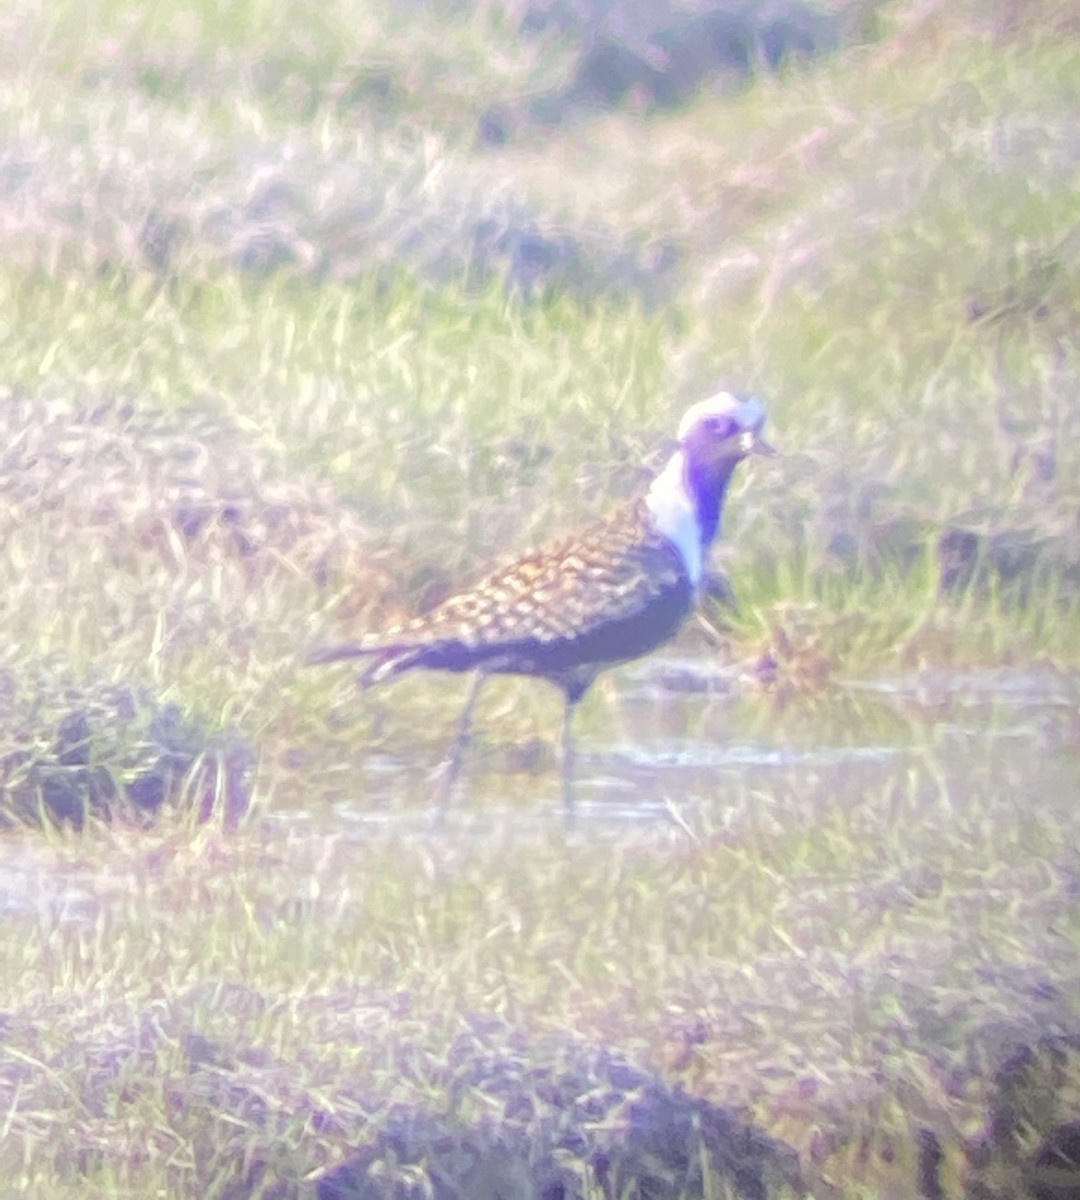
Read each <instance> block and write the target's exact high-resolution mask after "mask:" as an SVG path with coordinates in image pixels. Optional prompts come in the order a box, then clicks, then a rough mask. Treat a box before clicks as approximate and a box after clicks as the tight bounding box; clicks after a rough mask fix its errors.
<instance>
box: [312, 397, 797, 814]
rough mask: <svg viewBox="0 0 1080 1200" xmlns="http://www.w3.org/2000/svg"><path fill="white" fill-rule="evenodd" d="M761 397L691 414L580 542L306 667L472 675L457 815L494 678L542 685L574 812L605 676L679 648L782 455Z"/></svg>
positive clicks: (504, 571)
mask: <svg viewBox="0 0 1080 1200" xmlns="http://www.w3.org/2000/svg"><path fill="white" fill-rule="evenodd" d="M765 415H766V414H765V408H764V405H763V404H762V402H761V400H760V399H758V398H757V397H756V396H753V395H747V394H742V393H733V392H728V391H721V392H718V393H716V394H715V395H712V396H709V397H707V398H706V399H704V400H700V401H698V402H697V403H696V404H694V405H692V406H691V407H690V408H689V409H688V410H687V411H686V412H685V414H684V415H683V417H682V420H681V421H680V423H679V426H678V433H677V446H676V447H675V449H674V451H673V452H672V453H671V455H670V457H669V458H668V459H667V462H666V464H665V465H664V466H663V468H662V469H661V470H660V471H659V473H658V474H657V475H656V476H655V477H654V478H653V480H652V482H651V483H650V485H649V486H648V488H647V489H646V490H645V491H644V492H643V494H639V495H638V496H637V497H636V498H634V499H632V500H630V501H627V502H624V504H623V505H622V507H620V508H618V509H617V510H616V511H615V512H614V513H613V514H611V515H610V516H608V517H606V518H604V519H600V520H598V521H596V522H595V523H593V524H592V525H589V526H588V527H586V528H585V529H583V530H582V531H581V532H579V533H577V534H575V535H573V536H571V537H567V538H564V539H562V540H559V541H555V542H553V543H550V544H548V545H545V546H543V547H541V548H540V549H538V550H534V551H532V552H531V553H527V554H525V555H524V556H523V557H521V558H518V559H517V560H515V561H513V562H511V563H509V564H508V565H506V566H503V567H501V568H499V569H497V570H496V571H494V572H493V573H492V574H490V575H488V576H487V577H486V578H485V579H483V580H482V581H481V582H480V583H478V584H477V585H476V586H475V587H472V588H470V589H468V590H466V591H462V592H459V593H457V594H455V595H452V596H450V597H449V598H448V599H446V600H444V601H443V602H442V603H441V604H439V605H438V606H437V607H435V608H434V609H432V610H431V611H430V612H427V613H425V614H423V615H422V616H417V617H415V618H413V619H411V620H407V621H405V622H403V623H401V624H398V625H396V626H393V627H391V628H389V629H386V630H384V631H382V632H379V633H374V634H370V635H367V636H365V637H362V638H361V639H360V640H359V641H356V642H348V643H343V644H337V645H328V646H321V647H315V648H314V649H313V650H312V651H310V652H309V654H308V656H307V661H308V663H312V664H318V663H333V662H340V661H344V660H352V659H361V660H366V666H365V668H364V670H363V671H362V672H361V674H360V675H359V677H358V683H359V685H360V686H361V687H362V688H367V687H370V686H373V685H375V684H379V683H383V682H386V681H388V680H391V679H394V678H395V677H396V676H398V675H403V674H405V673H406V672H408V671H415V670H429V671H453V672H471V673H472V676H473V678H472V684H471V686H470V688H469V690H468V694H467V698H466V701H465V707H464V710H463V712H462V714H461V718H460V720H459V723H458V730H457V735H456V737H455V740H454V743H453V746H452V748H451V750H450V753H449V755H448V757H447V759H446V760H445V761H444V764H443V777H442V781H441V786H440V789H439V796H438V807H439V811H440V812H441V811H442V810H443V809H444V808H445V806H446V804H447V803H448V801H449V799H450V796H451V794H452V791H453V788H454V784H455V782H456V780H457V776H458V774H459V772H460V768H461V765H462V760H463V757H464V754H465V750H466V748H467V746H468V743H469V741H470V739H471V733H472V721H473V712H474V709H475V707H476V702H477V698H478V697H479V695H480V691H481V689H482V687H483V685H484V683H485V681H486V680H487V679H488V678H489V677H490V676H492V675H521V676H530V677H533V678H537V679H543V680H546V681H547V682H548V683H550V684H553V685H554V686H555V687H556V688H558V689H559V690H560V691H561V692H562V695H563V701H564V704H563V720H562V735H561V768H562V770H561V776H562V777H561V796H562V803H563V807H564V810H565V812H566V814H567V815H568V816H572V814H573V811H574V792H573V761H574V741H573V734H572V721H573V716H574V712H575V710H576V708H577V706H578V704H579V703H580V702H581V699H582V697H583V696H584V695H585V693H586V692H587V691H588V689H589V687H590V686H591V685H592V682H593V680H594V679H595V678H596V676H597V675H598V674H599V673H600V672H601V671H604V670H606V669H607V668H609V667H613V666H616V665H617V664H619V663H624V662H628V661H630V660H632V659H636V658H640V657H642V656H643V655H646V654H648V653H650V652H651V651H653V650H655V649H656V648H657V647H658V646H661V645H663V644H664V643H665V642H667V641H668V640H669V639H670V638H672V637H674V635H675V633H676V632H677V631H678V629H679V627H680V626H681V625H682V623H683V621H684V620H685V619H686V618H687V617H688V616H689V615H690V613H691V612H693V611H694V609H695V608H696V606H697V603H698V600H699V598H700V595H701V593H702V591H703V590H704V588H705V586H706V584H707V572H706V570H705V557H706V553H707V551H708V549H709V547H710V545H711V544H712V542H713V541H714V539H715V538H716V536H717V534H718V533H719V531H720V517H721V510H722V508H723V503H724V498H725V494H726V492H727V488H728V484H729V483H730V482H731V478H732V474H733V472H734V470H735V468H736V466H737V465H738V464H739V463H740V462H741V461H742V460H743V459H744V458H747V457H748V456H750V455H752V454H766V455H772V454H775V453H776V451H775V450H774V449H773V448H772V446H770V445H769V443H768V442H766V441H765V440H764V439H763V437H762V436H761V434H762V429H763V427H764V424H765Z"/></svg>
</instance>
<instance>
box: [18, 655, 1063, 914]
mask: <svg viewBox="0 0 1080 1200" xmlns="http://www.w3.org/2000/svg"><path fill="white" fill-rule="evenodd" d="M613 678H614V679H615V683H614V686H613V688H612V690H611V691H610V692H609V701H610V702H609V703H607V704H606V705H603V704H602V705H601V706H600V718H601V721H602V731H601V732H600V733H597V732H596V728H595V723H593V724H591V725H590V726H589V727H588V729H587V730H586V732H585V733H583V734H581V735H580V736H579V737H578V752H577V760H576V770H575V793H576V797H577V803H576V810H575V822H574V829H575V836H576V837H577V838H579V839H580V838H585V839H588V838H589V837H595V838H597V839H601V840H603V841H604V842H609V841H610V839H612V838H616V839H618V838H623V839H631V840H633V842H634V843H635V844H640V843H641V842H644V844H645V845H646V846H647V845H648V842H649V839H650V838H652V839H654V840H656V839H660V840H664V839H665V838H666V836H668V835H670V834H671V833H672V832H673V831H675V832H678V831H682V832H683V833H685V832H689V831H690V830H691V827H693V828H694V829H696V828H698V827H704V828H707V829H708V830H710V831H711V832H713V833H717V832H720V833H722V834H723V835H724V836H725V837H731V838H733V839H735V838H737V837H738V836H739V831H740V830H742V829H745V828H746V827H748V826H749V825H750V824H751V823H752V822H754V821H759V820H760V819H761V814H762V813H766V814H774V817H775V821H776V822H777V823H779V824H781V825H783V824H785V823H788V824H789V825H790V826H791V827H792V828H797V827H800V826H802V827H804V828H809V829H812V827H813V822H814V821H815V820H818V819H820V816H821V814H822V813H825V812H828V811H836V810H844V809H851V810H852V811H857V810H859V809H860V808H862V807H865V806H866V805H867V804H868V803H869V804H870V805H871V806H874V805H877V806H878V807H879V808H880V810H881V819H882V821H887V820H888V819H889V816H888V813H889V811H890V807H889V806H890V805H893V807H895V804H896V803H897V801H895V800H891V801H886V800H885V799H883V797H886V796H890V795H892V794H894V793H896V791H897V789H898V788H907V789H908V791H909V792H920V793H922V794H923V801H922V802H923V803H924V804H932V805H938V806H941V807H942V810H943V811H945V812H947V813H962V812H963V810H964V807H965V803H966V801H967V800H968V799H971V800H973V801H974V800H975V799H976V798H977V800H978V803H979V804H980V805H981V806H982V807H983V808H984V809H985V807H986V805H987V803H988V797H989V798H991V801H992V805H993V807H994V813H995V816H994V819H995V820H1001V821H1002V823H1003V825H1004V826H1011V825H1013V824H1016V823H1018V822H1021V821H1022V820H1023V818H1024V811H1025V808H1026V806H1028V805H1029V804H1031V803H1035V804H1037V805H1038V806H1039V808H1040V810H1041V811H1042V812H1044V813H1045V814H1047V815H1053V814H1058V815H1059V816H1060V820H1061V821H1062V822H1064V823H1065V825H1066V826H1069V825H1071V822H1072V820H1073V816H1072V814H1073V811H1074V809H1075V803H1076V799H1077V798H1078V797H1080V716H1078V709H1077V685H1076V684H1075V683H1074V682H1073V681H1072V680H1070V679H1069V678H1068V677H1066V676H1063V675H1061V674H1059V673H1057V672H1055V671H1052V670H1025V671H1009V670H987V671H963V672H949V671H944V670H934V671H924V672H917V673H910V674H905V675H895V676H890V677H879V678H874V679H861V680H860V679H856V680H852V681H850V682H848V683H844V684H840V685H837V686H834V687H833V688H831V689H830V690H829V691H828V692H827V693H825V694H823V695H821V696H816V697H797V698H795V699H794V700H789V701H788V702H787V703H784V704H779V703H777V702H776V701H775V699H774V698H772V697H770V696H769V695H763V694H761V693H760V692H759V691H757V690H751V689H746V688H743V687H742V686H741V685H740V684H739V682H738V681H737V680H736V679H735V678H734V676H733V675H732V673H730V672H728V671H725V670H723V669H722V668H717V667H713V666H709V665H703V664H702V663H701V662H699V661H698V660H691V659H676V658H668V659H664V658H653V659H650V660H647V661H645V662H643V663H641V664H639V665H637V666H635V667H632V668H629V669H626V670H623V671H621V672H620V673H619V674H618V675H617V676H614V677H613ZM389 702H392V698H391V700H390V701H389ZM543 732H544V733H545V734H546V733H547V732H548V731H546V730H545V731H543ZM551 732H554V731H551ZM477 735H478V741H479V746H478V747H477V748H474V751H473V752H472V753H471V754H470V755H469V756H468V757H467V760H466V767H465V770H464V772H463V775H462V778H461V779H460V780H459V784H458V787H457V789H456V792H455V796H454V799H453V802H452V804H451V806H450V808H449V810H448V811H447V812H446V813H445V814H442V815H443V817H444V819H443V820H442V821H441V822H440V823H439V825H438V828H437V830H436V829H435V828H433V826H434V822H433V818H434V817H435V816H436V815H437V810H436V808H435V807H434V805H433V803H432V797H433V794H434V786H433V784H432V782H431V777H432V766H433V762H434V756H437V755H438V754H439V753H440V752H441V746H442V743H441V742H437V741H434V740H431V741H426V742H423V743H420V744H418V750H417V753H416V754H415V755H413V756H412V757H410V758H405V757H403V756H401V755H395V754H391V753H388V752H386V751H385V750H382V749H375V750H370V749H368V748H366V747H364V746H363V745H362V744H359V739H358V740H357V741H347V742H346V743H345V745H346V746H347V752H348V753H349V754H350V760H349V761H348V762H340V761H333V762H331V761H329V760H328V759H326V760H325V761H324V758H325V756H322V755H321V752H320V751H312V752H311V753H310V754H306V755H305V756H304V762H303V763H302V765H301V768H300V771H299V775H300V777H302V780H303V788H302V790H301V794H302V795H304V796H305V797H306V800H307V802H306V803H304V804H303V805H297V804H293V803H286V804H283V805H279V806H276V807H271V809H270V810H269V811H268V812H265V813H264V814H263V815H262V816H261V817H258V818H256V821H255V825H254V828H255V829H256V830H261V833H256V834H255V835H254V836H255V837H256V838H260V839H265V840H266V841H267V842H268V843H273V842H274V841H275V840H276V839H278V838H280V832H275V830H276V831H281V830H283V829H285V830H288V832H289V836H290V838H291V839H292V841H293V843H294V844H296V843H298V842H303V841H304V839H305V838H310V839H311V840H312V848H311V849H310V853H311V854H312V856H317V849H316V848H315V843H316V842H318V840H319V839H321V838H330V837H333V838H334V839H336V840H337V841H339V842H341V841H344V842H345V843H348V842H349V841H350V840H352V839H355V840H357V841H370V839H371V838H372V837H380V836H385V837H389V838H394V839H401V838H402V837H406V838H410V837H414V836H415V837H417V838H420V839H427V838H431V837H438V838H446V837H454V836H457V837H467V838H469V839H470V840H471V839H474V838H477V837H479V838H484V837H487V836H489V835H490V834H491V833H492V832H493V831H495V830H497V831H498V834H499V837H500V838H507V837H509V838H511V839H528V838H532V837H536V836H538V835H542V834H544V833H545V832H547V831H550V830H551V829H552V828H554V827H558V826H562V825H563V822H564V813H563V811H562V806H561V802H560V800H559V777H558V766H557V763H556V762H555V760H554V756H553V753H552V751H551V750H550V747H549V746H548V743H547V742H546V741H543V739H541V749H542V752H540V753H531V752H529V748H528V747H527V748H526V752H524V753H519V752H518V751H517V750H516V748H513V747H511V748H510V749H507V748H506V747H505V746H504V747H501V748H497V749H496V750H494V751H493V750H492V748H491V745H492V743H493V742H494V739H495V737H496V736H497V735H495V734H493V733H492V731H491V730H490V729H487V728H484V727H483V726H481V727H480V728H478V730H477ZM341 745H342V743H341V742H338V743H336V744H335V746H336V749H337V751H338V752H339V753H340V752H341ZM533 749H535V747H533ZM291 791H292V789H289V788H285V789H284V792H285V793H286V794H290V793H291ZM1013 798H1016V800H1017V807H1016V811H1015V813H1013V812H1010V811H1008V810H1009V808H1010V806H1011V804H1012V802H1013ZM939 819H940V815H939V814H927V821H926V828H925V830H923V834H922V836H924V837H928V838H932V837H933V829H934V822H935V821H937V820H939ZM251 830H252V826H248V831H249V833H250V832H251ZM238 836H239V837H241V838H243V837H244V833H243V832H242V833H240V834H239V835H238ZM912 836H916V835H914V834H913V835H912ZM77 846H78V837H77V836H71V835H65V836H64V837H63V838H62V839H61V841H60V843H59V846H58V845H57V844H56V843H55V839H54V840H53V842H50V841H49V839H42V837H41V835H38V834H33V833H28V834H23V835H18V836H15V835H12V836H9V837H6V838H0V916H4V915H7V914H13V913H16V912H23V913H26V912H34V911H35V910H36V911H37V912H38V913H39V914H40V915H41V916H43V917H47V918H48V919H50V920H60V921H69V920H79V919H80V918H89V917H92V916H93V915H94V914H95V913H96V912H99V911H100V910H101V908H102V906H103V905H104V906H107V905H108V903H109V899H108V897H109V895H110V893H111V892H112V891H114V890H117V889H121V890H122V889H124V888H125V887H129V886H130V880H127V881H125V880H124V879H123V878H120V877H119V876H115V875H112V876H102V875H101V873H100V870H99V867H98V863H97V861H95V860H91V861H87V862H86V863H85V864H84V863H82V862H81V861H80V856H79V854H78V851H77Z"/></svg>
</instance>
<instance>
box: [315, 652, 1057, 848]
mask: <svg viewBox="0 0 1080 1200" xmlns="http://www.w3.org/2000/svg"><path fill="white" fill-rule="evenodd" d="M610 695H611V700H610V703H609V704H608V705H607V706H606V711H605V712H604V713H603V714H602V720H603V730H602V732H600V733H599V734H598V733H597V732H596V728H595V723H590V724H588V725H587V728H586V730H585V731H584V732H579V733H578V736H577V756H576V764H575V773H574V774H575V795H576V797H577V804H576V816H577V819H578V822H579V824H581V825H583V826H584V827H589V826H590V825H597V824H603V825H605V826H608V825H611V824H612V823H615V824H634V825H638V826H640V825H642V824H646V825H647V824H649V823H655V822H664V823H666V822H669V821H670V819H671V814H672V809H673V807H677V808H678V810H679V811H680V812H683V813H686V812H695V811H699V812H701V813H703V814H708V815H710V816H711V817H712V818H713V819H719V820H726V819H729V818H728V817H726V816H725V813H726V812H727V810H730V808H731V807H732V805H733V804H737V803H738V802H739V799H740V798H745V797H746V795H747V794H751V793H766V794H768V793H770V792H772V791H775V790H776V789H777V788H786V787H790V786H802V787H807V786H812V787H814V788H815V789H817V790H826V791H831V792H832V793H833V794H834V795H835V797H836V801H837V803H843V802H844V801H845V798H847V797H855V796H859V795H862V794H864V793H866V792H867V791H868V790H872V789H873V788H874V787H875V786H883V785H884V784H885V783H886V781H888V780H890V779H896V778H902V777H903V776H904V775H905V773H908V772H911V771H916V772H918V773H920V774H922V775H925V774H929V775H931V776H933V777H934V778H935V779H937V780H938V782H939V785H940V786H942V787H946V788H948V789H950V790H951V791H953V792H955V794H956V795H958V796H962V795H963V793H964V791H965V789H966V788H968V787H970V786H974V784H975V782H976V780H975V776H977V775H978V776H981V775H983V774H985V772H986V770H987V768H988V767H992V768H994V769H996V770H998V772H999V777H1001V778H1008V779H1009V780H1010V782H1011V784H1012V785H1013V786H1014V787H1016V788H1017V789H1020V790H1027V791H1036V792H1038V793H1039V794H1043V795H1046V794H1048V793H1049V794H1052V795H1058V794H1061V795H1063V794H1064V793H1065V792H1069V791H1073V792H1075V790H1076V788H1077V785H1078V784H1080V771H1078V768H1080V755H1078V753H1077V747H1078V744H1080V717H1078V715H1077V689H1076V684H1075V683H1073V682H1072V681H1071V680H1070V679H1068V678H1067V677H1065V676H1063V675H1061V674H1059V673H1057V672H1055V671H1052V670H1045V671H1033V670H1026V671H1008V670H987V671H963V672H948V671H937V670H935V671H926V672H917V673H916V672H913V673H910V674H905V675H895V676H890V677H879V678H874V679H865V680H861V679H856V680H852V681H850V682H847V683H843V684H839V685H836V686H834V687H833V688H831V689H830V690H829V691H828V692H827V693H825V694H824V695H821V696H815V697H798V698H796V699H794V700H789V701H787V702H786V703H778V702H777V701H776V700H775V699H774V698H772V697H771V696H769V695H762V694H761V693H760V692H759V691H758V690H756V689H745V688H743V687H742V686H741V685H740V684H739V682H738V680H736V679H735V678H734V676H733V674H732V673H730V672H727V671H725V670H723V669H721V668H715V667H709V666H705V665H702V664H701V663H700V662H698V661H696V660H689V659H685V660H684V659H674V658H672V659H662V658H654V659H651V660H647V661H646V662H644V663H642V664H640V665H639V666H637V667H634V668H629V669H625V670H623V671H621V672H620V673H619V674H618V676H617V677H616V682H615V684H614V686H613V689H612V693H610ZM580 723H581V722H580V719H579V726H580ZM556 734H557V730H556V729H552V730H550V731H549V730H544V731H542V737H543V738H547V737H551V736H555V735H556ZM450 736H452V734H451V735H450ZM475 736H476V738H477V742H478V745H477V746H474V747H473V749H472V750H471V751H470V753H469V755H468V756H467V758H466V763H465V769H464V771H463V776H462V778H461V779H460V780H459V782H458V787H457V789H456V792H455V796H454V800H453V803H452V806H451V812H450V814H449V823H450V825H451V826H452V827H456V828H458V829H459V830H461V829H464V828H467V827H469V826H471V825H472V824H474V823H476V822H478V821H479V822H481V823H482V824H484V825H486V824H489V823H490V822H491V821H492V820H493V819H494V818H495V817H496V816H497V815H499V814H509V815H512V817H513V820H514V822H515V824H516V825H517V826H518V827H519V829H521V830H522V831H524V830H525V829H527V828H531V827H535V826H537V825H542V824H545V823H549V822H550V821H551V820H561V819H562V815H563V814H562V809H561V804H560V801H559V798H558V797H559V779H558V766H557V763H556V762H555V760H554V752H553V750H552V749H551V747H550V744H549V742H548V741H546V740H544V741H543V744H542V747H541V752H539V753H530V752H529V748H527V749H526V751H525V752H522V753H516V752H515V751H514V750H513V749H508V748H506V747H505V746H504V747H498V746H497V745H496V748H494V749H493V748H492V743H495V740H496V738H497V735H496V734H495V733H493V732H492V730H491V729H490V727H489V726H486V725H485V724H484V723H483V722H482V721H481V722H478V725H477V729H476V731H475ZM532 749H533V750H535V747H532ZM439 753H441V748H440V744H439V743H435V742H425V743H424V745H423V755H424V757H423V761H418V760H419V759H420V758H421V755H420V754H417V755H415V756H413V757H411V758H405V757H403V756H399V755H394V754H391V753H388V752H385V751H376V752H374V753H364V752H363V750H362V749H361V748H357V752H356V758H355V760H354V761H353V763H352V764H351V766H350V770H349V771H348V779H349V785H348V787H346V788H342V787H341V783H340V774H341V772H340V771H339V772H338V779H337V780H336V781H335V783H334V785H333V790H334V794H335V800H334V805H333V807H334V809H335V811H336V812H337V813H338V814H339V815H340V816H341V818H342V819H344V820H346V821H348V822H349V823H355V824H357V825H366V824H377V825H380V826H384V825H386V824H387V823H388V822H389V823H394V822H399V821H400V822H401V823H402V824H404V825H405V826H412V825H416V826H417V827H418V828H420V827H423V824H424V821H425V820H426V819H430V817H431V815H432V814H433V811H434V810H433V809H432V808H431V806H430V797H431V795H432V791H433V786H432V783H431V768H432V766H433V763H434V761H435V759H434V757H433V756H437V755H438V754H439ZM403 801H404V805H403V803H402V802H403Z"/></svg>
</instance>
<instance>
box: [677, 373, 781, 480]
mask: <svg viewBox="0 0 1080 1200" xmlns="http://www.w3.org/2000/svg"><path fill="white" fill-rule="evenodd" d="M764 425H765V407H764V405H763V404H762V403H761V401H760V400H759V399H758V398H757V397H756V396H737V395H733V394H732V393H731V392H717V394H716V395H715V396H709V397H708V399H706V400H699V401H698V402H697V404H694V405H692V406H691V407H690V408H688V409H687V410H686V413H685V414H684V415H683V419H682V421H681V422H680V423H679V434H678V437H679V446H680V448H681V449H682V451H683V454H684V455H685V457H686V461H687V464H688V465H689V466H690V468H691V470H693V471H697V472H702V473H703V474H705V475H709V476H711V475H715V474H716V473H721V474H723V475H725V476H726V475H727V474H729V473H730V471H731V470H732V468H733V467H734V466H735V464H736V463H737V462H739V461H741V460H742V459H744V458H746V457H747V456H748V455H750V454H775V453H776V451H775V450H774V449H773V448H772V446H770V445H769V443H768V442H766V441H765V440H764V438H763V437H762V436H761V431H762V429H763V428H764Z"/></svg>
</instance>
